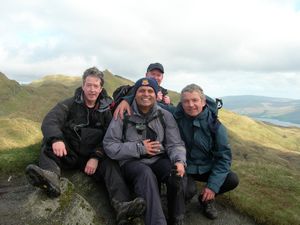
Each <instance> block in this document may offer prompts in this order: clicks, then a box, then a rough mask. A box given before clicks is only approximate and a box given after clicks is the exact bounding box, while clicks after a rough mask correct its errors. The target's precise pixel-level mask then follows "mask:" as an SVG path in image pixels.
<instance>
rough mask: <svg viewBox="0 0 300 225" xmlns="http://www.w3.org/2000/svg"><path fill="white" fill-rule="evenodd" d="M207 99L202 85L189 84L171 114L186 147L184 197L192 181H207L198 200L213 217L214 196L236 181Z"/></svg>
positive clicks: (224, 134)
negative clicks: (186, 178)
mask: <svg viewBox="0 0 300 225" xmlns="http://www.w3.org/2000/svg"><path fill="white" fill-rule="evenodd" d="M208 100H209V101H208ZM208 100H206V96H205V95H204V93H203V90H202V88H201V87H199V86H198V85H196V84H190V85H188V86H186V87H185V88H183V90H182V91H181V102H180V103H179V104H178V106H177V107H176V109H175V110H174V111H173V115H174V117H175V119H176V121H177V124H178V127H179V130H180V133H181V137H182V139H183V141H184V142H185V145H186V149H187V169H186V173H187V174H188V177H189V179H188V181H189V182H188V188H187V193H186V195H187V196H186V197H188V195H190V196H193V194H192V193H193V192H194V193H195V191H196V185H195V182H194V181H195V180H196V181H201V182H206V185H205V186H204V187H203V189H202V190H201V191H200V194H199V197H198V200H199V202H200V204H201V205H202V207H203V211H204V214H205V215H206V216H207V217H208V218H210V219H215V218H217V211H216V209H215V207H214V205H213V203H214V199H215V197H216V195H217V194H222V193H225V192H228V191H230V190H232V189H234V188H236V187H237V185H238V183H239V180H238V176H237V175H236V174H235V173H234V172H232V171H231V170H230V166H231V161H232V158H231V149H230V146H229V143H228V137H227V132H226V129H225V127H224V126H223V125H222V124H221V123H220V121H219V120H218V119H217V117H216V114H217V112H216V110H217V106H216V105H215V104H216V103H215V102H214V101H213V100H212V99H210V98H209V99H208ZM208 103H209V104H213V105H209V104H208ZM191 178H192V179H191Z"/></svg>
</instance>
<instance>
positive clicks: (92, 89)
mask: <svg viewBox="0 0 300 225" xmlns="http://www.w3.org/2000/svg"><path fill="white" fill-rule="evenodd" d="M82 90H83V92H84V97H85V101H86V102H87V103H95V102H96V100H97V98H98V96H99V94H100V93H101V91H102V86H101V80H100V79H99V78H98V77H94V76H88V77H87V78H86V79H85V82H84V84H83V85H82Z"/></svg>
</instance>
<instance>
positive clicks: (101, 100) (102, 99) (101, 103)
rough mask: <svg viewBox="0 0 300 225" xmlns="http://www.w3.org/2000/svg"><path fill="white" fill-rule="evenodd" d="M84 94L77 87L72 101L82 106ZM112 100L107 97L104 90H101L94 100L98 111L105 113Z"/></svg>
mask: <svg viewBox="0 0 300 225" xmlns="http://www.w3.org/2000/svg"><path fill="white" fill-rule="evenodd" d="M83 95H84V93H83V90H82V88H81V87H78V88H77V89H76V90H75V93H74V100H75V102H76V103H78V104H84V97H83ZM112 102H113V100H112V99H111V97H109V96H108V94H107V92H106V90H105V89H104V88H103V89H102V91H101V93H100V94H99V96H98V98H97V100H96V105H97V106H96V107H97V110H98V111H106V110H107V109H110V105H111V104H112Z"/></svg>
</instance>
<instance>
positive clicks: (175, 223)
mask: <svg viewBox="0 0 300 225" xmlns="http://www.w3.org/2000/svg"><path fill="white" fill-rule="evenodd" d="M168 225H184V219H183V218H180V219H175V220H169V221H168Z"/></svg>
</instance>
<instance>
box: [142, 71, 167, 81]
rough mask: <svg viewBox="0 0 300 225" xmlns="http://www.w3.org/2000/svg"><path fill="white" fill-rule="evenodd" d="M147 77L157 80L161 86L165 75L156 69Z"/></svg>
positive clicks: (148, 73)
mask: <svg viewBox="0 0 300 225" xmlns="http://www.w3.org/2000/svg"><path fill="white" fill-rule="evenodd" d="M146 77H150V78H153V79H155V80H156V81H157V83H158V85H160V84H161V82H162V79H163V77H164V74H163V73H162V72H161V71H160V70H158V69H154V70H151V71H149V72H147V73H146Z"/></svg>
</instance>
